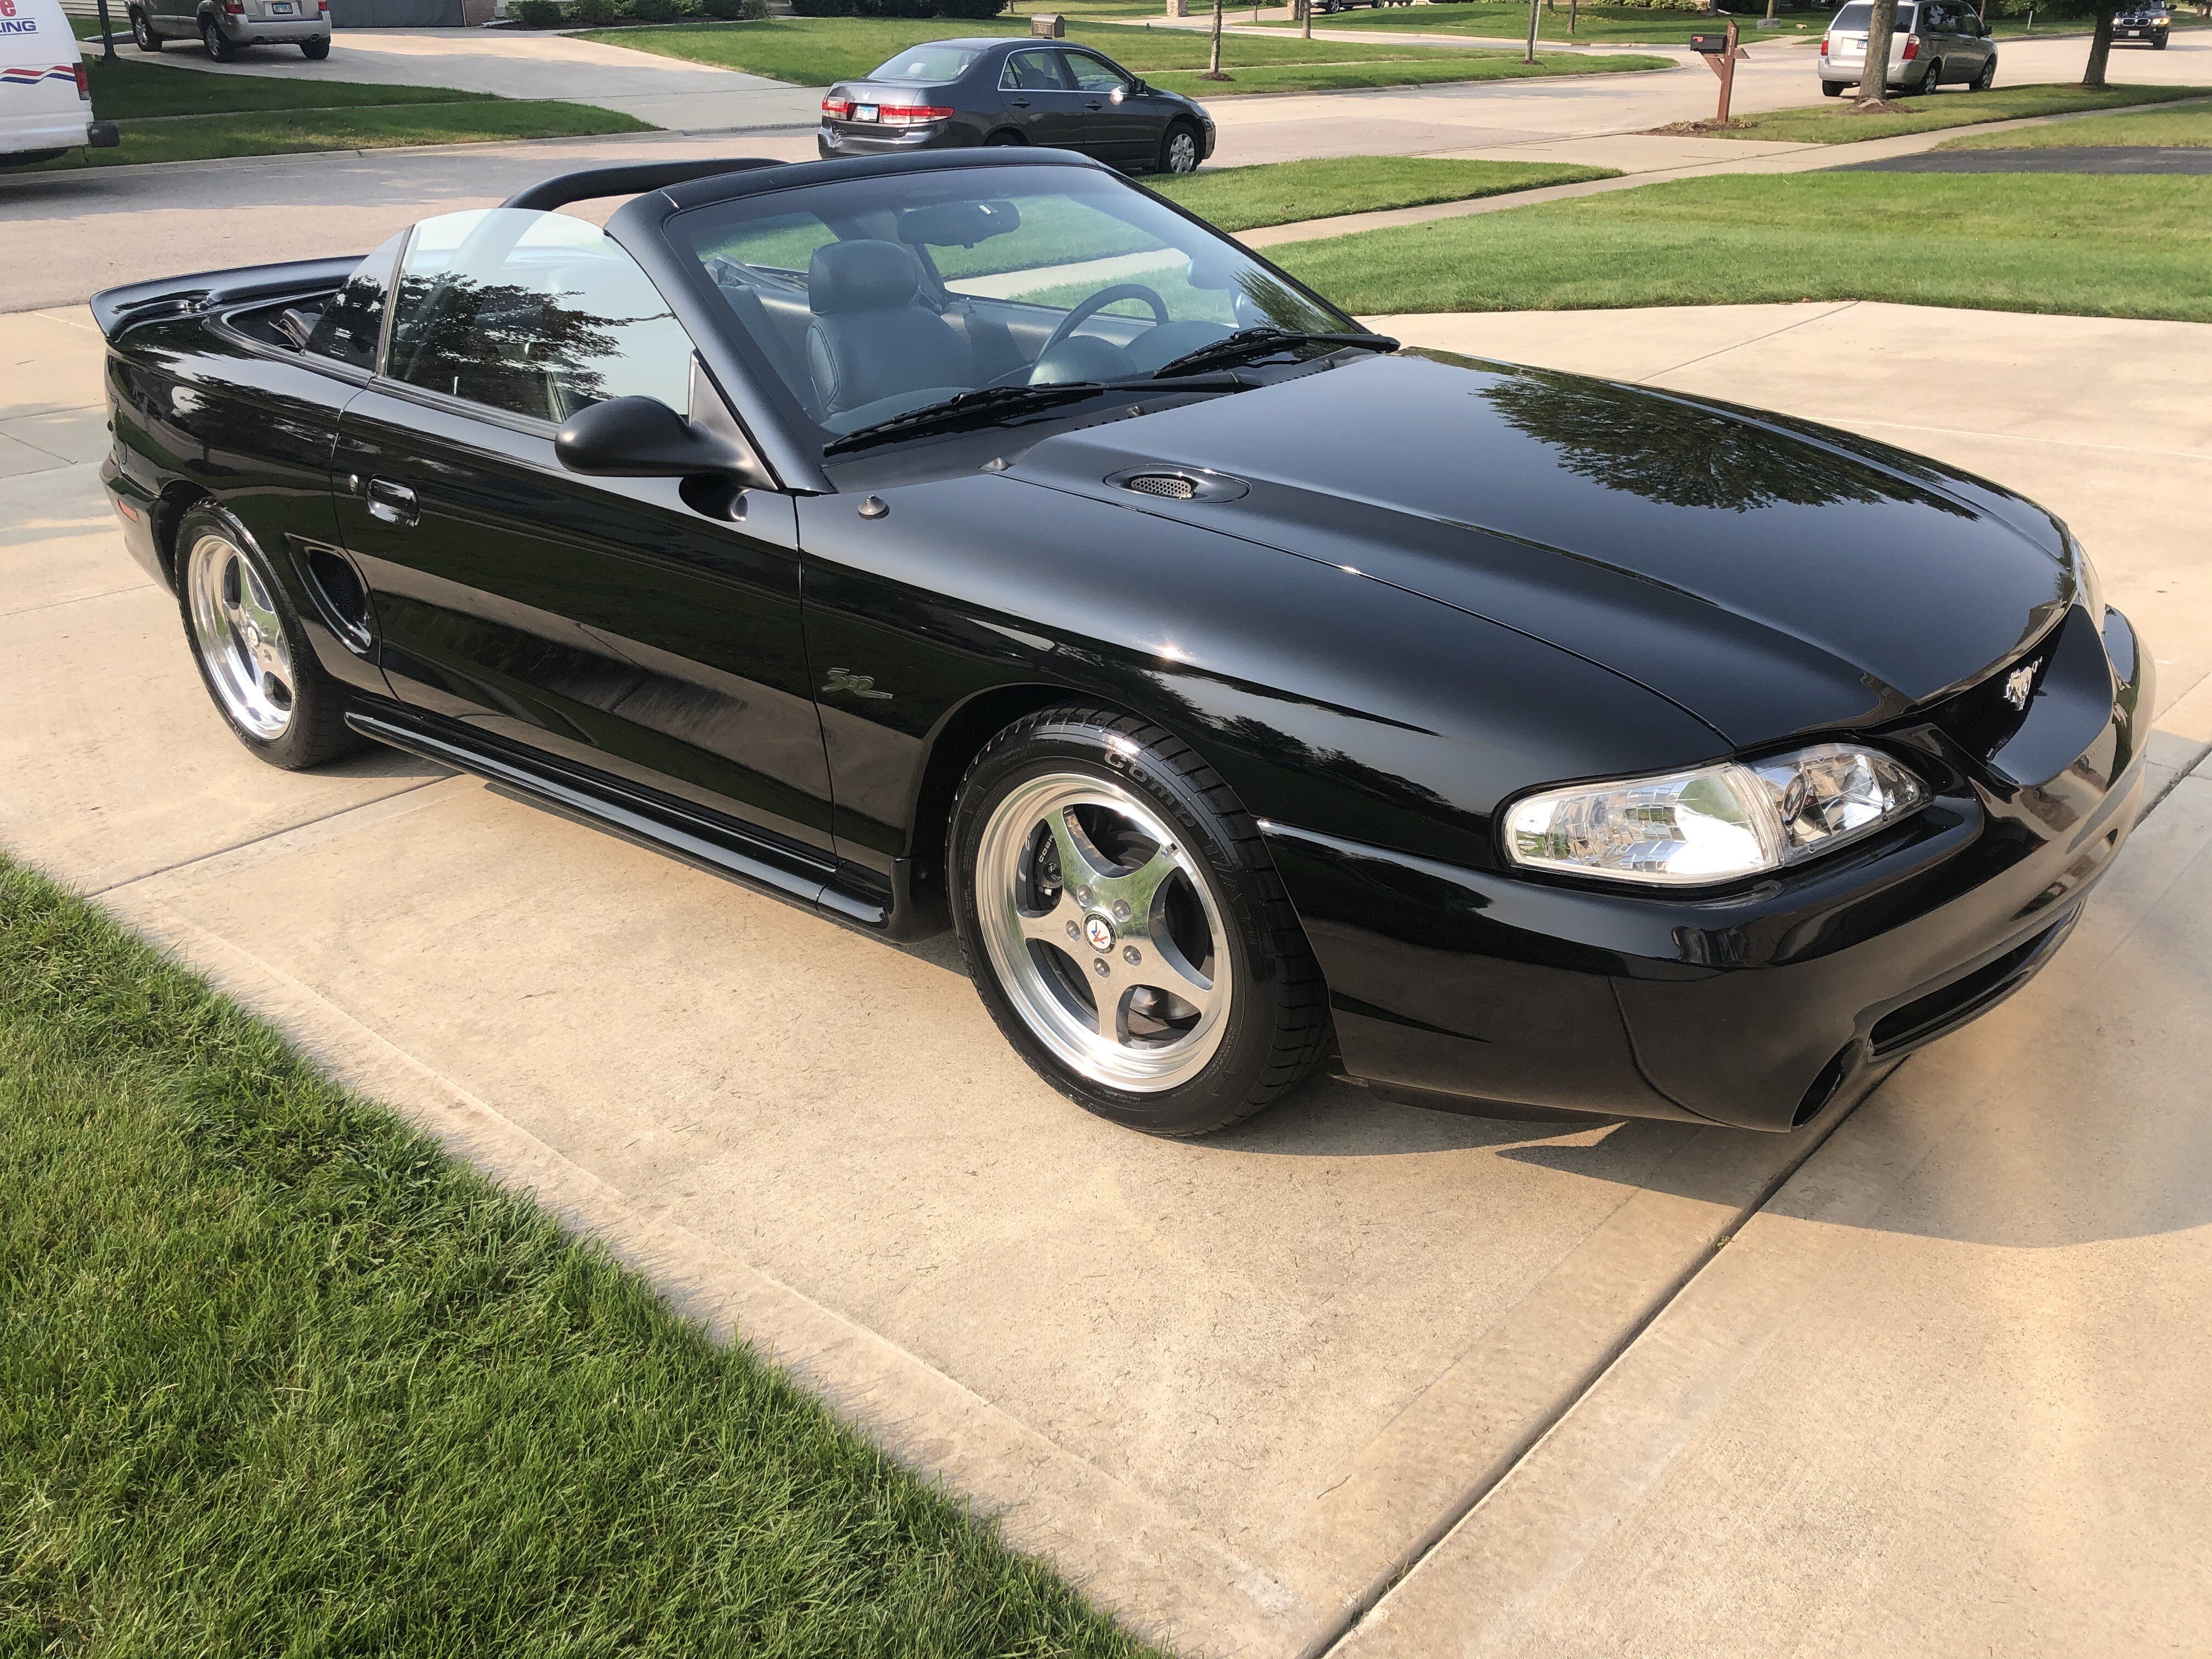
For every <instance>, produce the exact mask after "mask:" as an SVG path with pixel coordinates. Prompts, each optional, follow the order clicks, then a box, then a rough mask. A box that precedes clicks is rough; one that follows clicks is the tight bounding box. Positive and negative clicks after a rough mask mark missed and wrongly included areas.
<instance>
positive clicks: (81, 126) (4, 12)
mask: <svg viewBox="0 0 2212 1659" xmlns="http://www.w3.org/2000/svg"><path fill="white" fill-rule="evenodd" d="M117 140H118V133H117V131H116V126H115V123H114V122H112V121H96V120H94V118H93V114H92V86H91V82H89V81H88V79H87V77H86V75H85V68H84V58H83V54H82V52H81V51H80V49H79V47H78V46H77V39H76V33H74V32H73V31H72V30H71V29H70V22H69V19H68V18H67V17H65V16H64V15H62V8H61V0H0V167H28V166H30V165H31V164H32V163H33V162H36V161H53V160H55V159H56V158H57V157H59V156H63V155H68V154H69V152H70V151H71V150H73V149H82V148H85V147H89V148H91V149H112V148H113V147H114V145H115V143H117ZM5 283H6V266H5V264H4V263H0V290H4V286H5ZM6 308H7V307H6V302H5V301H4V300H0V309H6Z"/></svg>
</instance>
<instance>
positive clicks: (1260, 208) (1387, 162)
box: [1146, 155, 1616, 230]
mask: <svg viewBox="0 0 2212 1659" xmlns="http://www.w3.org/2000/svg"><path fill="white" fill-rule="evenodd" d="M1615 176H1616V175H1615V174H1614V173H1613V171H1612V170H1611V169H1610V168H1607V167H1571V166H1567V165H1565V164H1564V163H1561V162H1555V161H1447V160H1443V159H1441V158H1438V157H1436V156H1422V155H1348V156H1342V157H1339V158H1336V159H1334V160H1328V161H1275V162H1270V163H1267V164H1265V165H1262V166H1259V167H1223V168H1220V169H1218V171H1217V170H1209V171H1207V172H1204V173H1187V174H1185V175H1184V176H1182V177H1181V178H1156V179H1147V180H1146V182H1147V183H1148V184H1150V185H1152V188H1153V189H1155V190H1157V191H1159V192H1160V193H1161V194H1162V195H1164V196H1166V197H1171V198H1172V199H1173V200H1174V201H1176V203H1178V204H1180V205H1182V206H1183V207H1186V208H1188V209H1189V210H1190V211H1192V212H1193V213H1195V214H1197V215H1198V216H1200V218H1202V219H1206V220H1208V221H1210V222H1212V223H1213V224H1216V225H1218V226H1219V227H1220V228H1222V229H1224V230H1251V229H1253V228H1256V227H1258V226H1261V225H1282V224H1289V223H1291V222H1294V221H1296V220H1300V219H1325V218H1328V216H1331V215H1333V214H1339V213H1367V212H1372V211H1376V210H1380V209H1384V208H1401V207H1419V206H1422V205H1424V204H1427V203H1430V202H1462V201H1467V200H1469V199H1471V198H1472V197H1477V196H1496V195H1498V194H1501V193H1503V192H1504V191H1515V190H1534V189H1536V188H1537V187H1539V186H1540V185H1571V184H1575V183H1577V182H1579V181H1580V180H1582V179H1611V178H1613V177H1615Z"/></svg>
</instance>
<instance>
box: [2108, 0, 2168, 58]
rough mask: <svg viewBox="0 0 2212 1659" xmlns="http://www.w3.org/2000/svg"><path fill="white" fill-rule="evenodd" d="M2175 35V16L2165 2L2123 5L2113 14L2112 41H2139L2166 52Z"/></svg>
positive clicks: (2136, 1) (2152, 0) (2158, 0)
mask: <svg viewBox="0 0 2212 1659" xmlns="http://www.w3.org/2000/svg"><path fill="white" fill-rule="evenodd" d="M2172 33H2173V14H2172V11H2170V10H2169V9H2167V8H2166V5H2165V4H2164V3H2163V0H2147V3H2141V0H2134V3H2125V4H2123V5H2122V6H2121V7H2120V9H2118V11H2117V12H2115V13H2113V14H2112V39H2113V40H2116V41H2117V40H2138V41H2141V42H2142V44H2143V45H2144V46H2150V47H2153V48H2154V49H2155V50H2157V51H2160V52H2163V51H2165V50H2166V41H2167V40H2169V39H2170V38H2172Z"/></svg>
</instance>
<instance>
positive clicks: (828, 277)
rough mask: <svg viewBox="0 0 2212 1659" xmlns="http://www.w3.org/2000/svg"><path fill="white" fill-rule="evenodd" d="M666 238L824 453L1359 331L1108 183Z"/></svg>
mask: <svg viewBox="0 0 2212 1659" xmlns="http://www.w3.org/2000/svg"><path fill="white" fill-rule="evenodd" d="M670 234H671V241H672V242H673V243H674V245H675V246H677V247H678V249H680V250H683V251H684V252H689V253H690V255H691V256H692V257H694V258H697V259H698V260H699V262H700V264H702V266H703V267H704V269H705V270H706V273H707V275H708V277H709V279H710V280H711V281H712V282H713V283H714V286H715V288H716V289H717V290H718V291H719V292H720V295H722V297H723V299H724V301H726V303H727V304H728V306H729V308H730V313H731V316H732V319H733V320H734V322H735V325H736V327H735V330H734V332H735V334H736V335H737V337H738V341H739V343H740V346H741V348H742V349H744V350H745V352H746V355H747V356H750V358H751V359H752V361H753V364H754V367H755V370H756V374H757V376H758V378H760V379H761V380H762V381H763V383H764V384H766V385H767V386H769V387H770V388H771V389H778V390H780V391H781V392H782V394H783V396H782V398H781V401H782V403H783V404H784V406H785V412H786V414H787V416H789V417H791V418H793V419H794V420H795V422H797V423H799V427H800V429H801V430H805V429H807V428H810V427H811V428H812V430H813V432H814V434H815V435H817V441H820V442H822V443H824V444H827V443H829V442H831V441H834V440H835V439H836V438H838V437H840V436H842V435H846V434H849V433H854V432H858V431H860V430H861V429H862V428H867V427H872V426H876V425H878V424H880V423H881V422H884V421H888V420H890V419H892V418H894V417H895V416H899V415H902V414H906V413H908V412H910V411H912V410H919V409H923V408H926V407H928V406H930V405H932V404H941V403H943V402H945V401H946V400H947V399H949V398H953V397H956V396H957V395H958V394H959V393H961V392H973V391H975V390H978V389H980V388H981V387H986V386H1058V385H1065V384H1067V383H1069V382H1075V381H1115V380H1132V379H1139V378H1141V377H1144V376H1146V375H1149V374H1152V372H1153V371H1154V370H1156V369H1158V368H1163V367H1165V366H1166V365H1168V364H1170V363H1171V362H1176V360H1177V359H1179V358H1182V357H1185V356H1188V355H1189V354H1190V353H1192V352H1194V351H1196V350H1198V349H1200V348H1202V347H1205V346H1208V345H1211V344H1212V343H1214V342H1216V341H1218V340H1222V339H1225V338H1226V337H1228V336H1229V335H1231V334H1232V333H1235V332H1236V331H1238V330H1240V329H1249V328H1255V327H1262V326H1267V327H1273V328H1278V329H1284V330H1290V331H1297V332H1299V333H1322V334H1328V333H1333V332H1340V331H1347V330H1350V329H1352V328H1353V327H1354V325H1353V324H1352V322H1351V320H1350V319H1348V318H1346V317H1345V316H1344V315H1342V314H1341V313H1339V312H1337V311H1335V310H1334V309H1332V308H1331V307H1328V306H1327V305H1325V304H1323V303H1322V302H1320V301H1316V300H1315V299H1313V298H1312V297H1311V296H1310V295H1306V294H1304V293H1303V292H1302V291H1300V290H1299V289H1296V288H1294V287H1292V286H1291V284H1290V283H1287V282H1285V280H1284V279H1283V278H1282V277H1280V276H1277V275H1276V274H1275V273H1274V272H1273V271H1271V270H1268V269H1267V267H1266V266H1264V265H1262V264H1260V263H1259V262H1258V261H1257V260H1255V259H1254V258H1252V256H1251V255H1250V254H1249V253H1247V252H1245V251H1244V250H1243V248H1241V247H1239V246H1237V244H1235V243H1234V242H1231V241H1230V240H1227V239H1226V238H1225V237H1223V236H1221V235H1219V234H1217V233H1215V232H1213V231H1212V230H1209V229H1207V228H1206V227H1205V226H1203V225H1199V224H1195V223H1193V222H1191V221H1190V220H1188V219H1186V218H1184V217H1183V216H1182V215H1180V214H1178V213H1176V212H1175V211H1174V210H1172V209H1170V208H1169V207H1167V206H1166V205H1165V204H1163V203H1160V202H1158V201H1156V200H1154V199H1153V198H1152V197H1151V196H1148V195H1146V193H1145V192H1144V191H1140V190H1139V189H1137V188H1136V187H1135V186H1133V185H1130V184H1128V183H1127V182H1126V181H1124V180H1123V179H1121V178H1120V177H1119V176H1118V175H1117V174H1115V173H1109V172H1107V171H1105V170H1104V169H1103V168H1097V167H1079V166H1072V165H1071V166H1066V167H1038V166H1034V165H1030V166H1012V167H996V166H994V167H949V168H946V169H945V170H943V171H941V172H926V173H886V174H883V175H880V176H878V177H875V178H857V179H839V180H837V181H836V182H834V183H829V184H820V185H805V186H803V187H800V188H797V189H792V190H781V191H765V192H763V193H762V194H759V195H756V196H747V197H740V198H738V200H735V201H730V202H722V203H717V204H714V205H712V206H709V207H702V208H698V209H695V210H692V211H691V212H689V213H686V214H684V215H681V216H678V218H677V219H676V220H675V221H674V222H672V223H671V227H670ZM1306 349H1327V348H1326V347H1325V346H1316V347H1310V348H1306ZM1163 384H1165V383H1163ZM1058 406H1060V407H1064V406H1065V405H1058ZM1007 407H1008V413H1007V415H1006V418H1008V419H1018V418H1024V416H1021V414H1020V413H1019V406H1018V404H1014V403H1012V401H1011V400H1010V401H1009V403H1008V405H1007Z"/></svg>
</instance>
